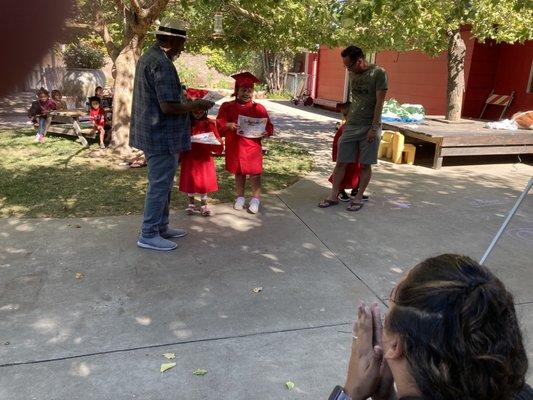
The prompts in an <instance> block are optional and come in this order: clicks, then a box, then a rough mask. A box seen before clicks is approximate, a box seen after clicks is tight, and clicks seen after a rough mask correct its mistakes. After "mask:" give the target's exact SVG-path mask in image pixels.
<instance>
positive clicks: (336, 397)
mask: <svg viewBox="0 0 533 400" xmlns="http://www.w3.org/2000/svg"><path fill="white" fill-rule="evenodd" d="M329 400H352V398H351V397H350V396H348V395H347V394H346V392H345V391H344V389H343V388H342V386H335V389H333V392H331V394H330V396H329Z"/></svg>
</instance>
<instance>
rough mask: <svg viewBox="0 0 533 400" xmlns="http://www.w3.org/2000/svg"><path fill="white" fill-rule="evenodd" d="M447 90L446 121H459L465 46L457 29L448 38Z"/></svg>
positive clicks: (462, 91)
mask: <svg viewBox="0 0 533 400" xmlns="http://www.w3.org/2000/svg"><path fill="white" fill-rule="evenodd" d="M448 39H449V40H448V89H447V95H446V100H447V107H446V119H447V120H449V121H459V120H460V119H461V111H462V108H463V95H464V91H465V54H466V45H465V42H464V40H463V38H462V37H461V31H460V30H459V29H457V30H455V31H453V32H450V33H449V37H448Z"/></svg>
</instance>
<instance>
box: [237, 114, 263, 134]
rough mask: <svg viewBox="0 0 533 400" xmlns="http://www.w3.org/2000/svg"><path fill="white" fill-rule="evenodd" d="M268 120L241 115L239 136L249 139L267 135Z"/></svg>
mask: <svg viewBox="0 0 533 400" xmlns="http://www.w3.org/2000/svg"><path fill="white" fill-rule="evenodd" d="M267 121H268V119H267V118H253V117H245V116H244V115H239V119H238V120H237V125H239V130H238V132H237V133H238V134H239V135H241V136H244V137H247V138H260V137H263V136H264V135H265V133H266V125H267Z"/></svg>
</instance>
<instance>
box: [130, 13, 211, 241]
mask: <svg viewBox="0 0 533 400" xmlns="http://www.w3.org/2000/svg"><path fill="white" fill-rule="evenodd" d="M153 33H155V34H156V39H157V43H156V44H155V45H154V46H152V47H151V48H149V49H148V50H147V51H146V52H145V53H144V54H143V55H142V57H141V58H140V59H139V61H138V62H137V69H136V71H135V82H134V88H133V105H132V116H131V125H130V146H132V147H135V148H137V149H140V150H142V151H144V154H145V157H146V161H147V163H148V190H147V192H146V201H145V204H144V217H143V224H142V229H141V235H140V236H139V240H138V241H137V245H138V246H139V247H142V248H147V249H154V250H173V249H175V248H176V247H177V244H176V243H174V242H172V241H170V240H168V239H170V238H179V237H183V236H185V235H186V234H187V232H186V231H185V230H183V229H172V228H170V227H169V206H170V194H171V191H172V187H173V185H174V177H175V175H176V169H177V166H178V156H179V153H180V152H181V151H184V150H188V149H190V147H191V138H190V130H191V128H190V120H189V114H188V113H189V112H191V111H193V110H208V109H209V108H211V107H213V103H212V102H210V101H207V100H195V101H193V102H184V98H183V96H182V88H181V83H180V79H179V76H178V73H177V71H176V68H175V67H174V64H173V63H172V60H173V59H174V58H177V57H179V55H180V53H181V52H182V50H183V48H184V44H185V40H186V38H187V32H186V27H185V23H184V22H183V21H180V20H177V19H174V18H167V19H164V20H163V21H162V22H161V24H160V26H159V27H158V29H157V31H155V32H153Z"/></svg>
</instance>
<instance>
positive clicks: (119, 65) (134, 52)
mask: <svg viewBox="0 0 533 400" xmlns="http://www.w3.org/2000/svg"><path fill="white" fill-rule="evenodd" d="M140 53H141V41H140V40H139V38H138V37H136V36H135V37H134V38H133V39H132V40H131V41H130V42H129V43H128V45H127V46H126V47H125V48H124V49H122V51H121V52H120V53H119V55H118V57H117V58H116V60H115V67H116V78H115V87H114V98H113V133H112V140H111V146H110V147H111V148H112V149H113V151H114V152H115V153H119V154H121V155H126V154H128V153H131V148H130V146H129V135H130V119H131V103H132V99H133V81H134V77H135V65H136V63H137V60H138V59H139V56H140Z"/></svg>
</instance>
